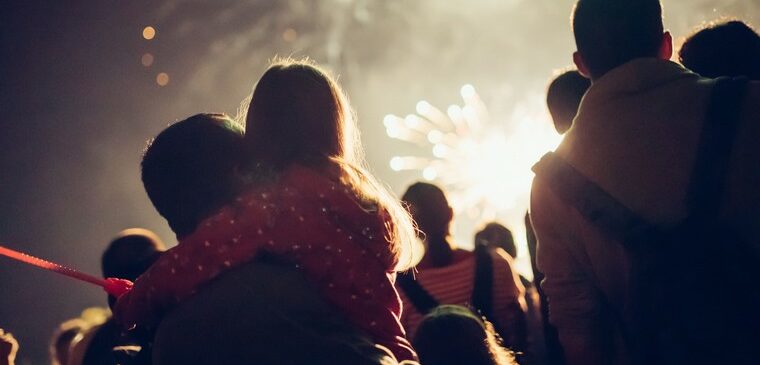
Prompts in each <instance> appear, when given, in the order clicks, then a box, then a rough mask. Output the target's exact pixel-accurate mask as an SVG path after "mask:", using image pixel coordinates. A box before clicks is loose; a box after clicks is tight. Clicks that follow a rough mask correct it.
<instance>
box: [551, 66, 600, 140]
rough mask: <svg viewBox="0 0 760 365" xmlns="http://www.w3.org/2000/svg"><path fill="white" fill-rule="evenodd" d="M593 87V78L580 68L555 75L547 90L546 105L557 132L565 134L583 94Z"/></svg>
mask: <svg viewBox="0 0 760 365" xmlns="http://www.w3.org/2000/svg"><path fill="white" fill-rule="evenodd" d="M589 87H591V80H589V79H587V78H585V77H583V75H581V73H580V72H578V70H570V71H565V72H563V73H561V74H560V75H559V76H557V77H555V78H554V79H553V80H552V82H551V83H550V84H549V88H548V89H547V91H546V105H547V106H548V108H549V113H550V114H551V116H552V120H553V121H554V128H555V129H556V130H557V133H559V134H564V133H565V132H567V130H568V129H570V127H571V126H572V125H573V119H575V116H576V114H578V107H579V106H580V104H581V100H582V99H583V95H585V94H586V91H588V88H589Z"/></svg>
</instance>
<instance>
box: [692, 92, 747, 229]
mask: <svg viewBox="0 0 760 365" xmlns="http://www.w3.org/2000/svg"><path fill="white" fill-rule="evenodd" d="M747 82H748V81H747V79H746V78H727V77H722V78H719V79H717V80H716V81H715V86H713V91H712V97H711V101H710V106H709V108H708V110H707V116H706V119H705V122H704V124H703V126H702V133H701V136H700V142H699V147H698V150H697V157H696V164H695V166H694V170H693V172H692V178H691V182H690V186H689V190H688V199H689V200H688V201H689V204H690V207H689V208H690V210H691V218H692V219H694V220H696V221H701V222H705V221H709V220H710V219H712V218H713V217H715V216H716V215H717V214H719V212H720V205H721V202H722V197H723V190H724V188H725V184H726V175H727V173H728V169H729V167H730V166H729V162H730V160H731V151H732V150H733V148H732V147H733V145H734V139H735V137H736V131H737V129H738V125H739V119H740V116H741V106H742V103H743V102H744V95H745V93H746V90H747Z"/></svg>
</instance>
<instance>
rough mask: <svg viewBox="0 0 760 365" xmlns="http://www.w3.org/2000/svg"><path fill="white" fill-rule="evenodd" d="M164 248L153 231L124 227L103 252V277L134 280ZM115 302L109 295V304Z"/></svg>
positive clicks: (111, 304)
mask: <svg viewBox="0 0 760 365" xmlns="http://www.w3.org/2000/svg"><path fill="white" fill-rule="evenodd" d="M165 250H166V247H165V246H164V243H163V242H162V241H161V239H160V238H158V236H157V235H156V234H155V233H153V232H151V231H149V230H147V229H142V228H130V229H125V230H123V231H121V232H119V234H118V235H117V236H116V238H114V239H113V240H111V243H109V244H108V247H106V250H105V251H104V252H103V256H102V257H101V260H100V263H101V268H102V270H103V277H104V278H119V279H127V280H130V281H135V280H136V279H137V277H138V276H140V275H142V273H144V272H145V271H146V270H148V268H149V267H150V266H151V265H153V263H154V262H156V260H157V259H158V257H159V256H160V255H161V253H162V252H163V251H165ZM115 302H116V298H114V297H113V296H110V295H109V296H108V304H109V306H113V304H114V303H115Z"/></svg>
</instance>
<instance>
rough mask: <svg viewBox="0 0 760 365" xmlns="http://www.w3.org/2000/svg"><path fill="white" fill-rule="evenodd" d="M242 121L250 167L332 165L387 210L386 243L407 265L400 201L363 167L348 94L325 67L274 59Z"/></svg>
mask: <svg viewBox="0 0 760 365" xmlns="http://www.w3.org/2000/svg"><path fill="white" fill-rule="evenodd" d="M244 103H245V102H244ZM239 118H240V119H243V118H241V117H240V116H239ZM244 119H245V124H246V133H245V142H244V144H245V145H246V148H247V149H248V150H247V152H246V156H245V158H246V159H248V161H247V165H248V166H249V167H253V166H264V168H265V169H272V170H274V171H275V172H277V171H281V170H282V169H284V168H286V167H287V166H289V165H290V164H293V163H301V164H304V165H307V166H311V167H314V168H317V169H319V170H322V171H325V172H326V173H328V175H329V172H330V171H331V168H334V167H337V169H336V170H338V175H339V178H340V179H341V180H342V181H343V182H344V183H346V184H348V185H349V186H351V187H353V189H354V190H355V191H356V192H357V194H358V195H359V197H360V199H362V201H363V202H365V203H369V204H373V205H376V206H378V207H379V208H384V209H385V210H386V211H387V212H388V213H389V214H390V217H391V223H392V228H391V230H390V237H388V241H389V243H390V244H391V245H392V247H391V249H392V251H393V252H394V253H395V254H396V257H397V259H398V260H399V261H398V262H399V265H397V269H403V268H407V267H408V266H410V265H411V262H410V261H411V252H410V251H411V247H413V240H414V239H415V234H414V225H413V222H412V220H411V218H410V217H409V214H408V212H407V211H406V209H404V208H403V207H402V206H401V204H400V202H399V201H398V200H397V199H396V198H395V197H394V196H393V195H392V194H391V193H390V192H389V191H388V190H387V189H386V188H385V187H384V186H383V185H381V184H380V183H379V182H378V181H377V180H376V179H375V178H374V177H373V176H372V175H371V174H370V173H369V172H368V171H367V168H366V163H365V161H364V153H363V149H362V146H361V141H360V139H359V131H358V128H357V126H356V122H355V118H354V114H353V111H352V110H351V107H350V104H349V102H348V98H347V97H346V95H345V94H344V93H343V91H342V90H341V88H340V86H339V85H338V84H337V82H335V80H334V79H333V78H332V77H331V76H330V75H329V74H328V73H327V72H326V71H325V70H323V69H321V68H320V67H319V66H317V65H316V64H315V63H313V62H311V61H310V60H308V59H304V60H294V59H290V58H288V59H276V60H274V61H273V62H272V64H271V65H270V67H269V69H268V70H267V71H266V72H264V75H263V76H262V77H261V79H260V80H259V82H258V84H257V85H256V87H255V89H254V91H253V95H252V96H251V100H250V105H249V106H248V108H247V113H246V115H245V118H244Z"/></svg>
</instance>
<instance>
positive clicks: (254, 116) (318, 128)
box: [245, 59, 360, 168]
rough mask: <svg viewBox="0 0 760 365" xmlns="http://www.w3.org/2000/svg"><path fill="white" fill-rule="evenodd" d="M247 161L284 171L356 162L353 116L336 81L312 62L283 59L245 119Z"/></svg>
mask: <svg viewBox="0 0 760 365" xmlns="http://www.w3.org/2000/svg"><path fill="white" fill-rule="evenodd" d="M245 140H246V142H245V144H246V146H247V148H248V150H249V153H246V158H250V159H252V162H254V163H261V162H263V163H265V164H269V165H271V166H273V167H275V168H282V167H284V166H287V165H288V164H290V163H293V162H300V163H306V164H313V163H319V162H323V161H327V160H329V159H340V160H343V161H346V162H349V163H354V164H355V163H357V160H358V156H357V154H358V153H360V152H359V151H358V148H356V147H355V144H356V142H357V131H356V128H355V126H354V122H353V115H352V112H351V109H350V106H349V104H348V101H347V100H346V97H345V94H344V93H343V92H342V90H341V89H340V87H339V86H338V84H337V83H336V82H335V80H334V79H333V78H332V77H331V76H330V75H328V73H327V72H326V71H324V70H323V69H321V68H319V67H318V66H317V65H315V64H314V63H312V62H309V61H295V60H290V59H286V60H279V61H275V62H274V63H273V64H272V65H271V66H270V67H269V69H268V70H267V71H266V72H264V75H263V76H261V79H260V80H259V82H258V83H257V84H256V87H255V88H254V91H253V95H252V96H251V103H250V105H249V107H248V112H247V115H246V134H245Z"/></svg>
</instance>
